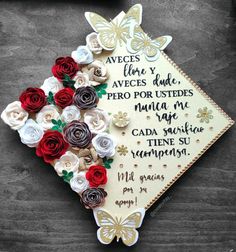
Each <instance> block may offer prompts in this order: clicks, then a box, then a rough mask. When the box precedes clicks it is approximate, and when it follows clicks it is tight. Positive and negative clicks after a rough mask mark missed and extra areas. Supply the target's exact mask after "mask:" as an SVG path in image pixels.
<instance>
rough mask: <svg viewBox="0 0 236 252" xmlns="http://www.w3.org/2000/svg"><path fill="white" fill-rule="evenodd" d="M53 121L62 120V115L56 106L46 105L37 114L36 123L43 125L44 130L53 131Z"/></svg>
mask: <svg viewBox="0 0 236 252" xmlns="http://www.w3.org/2000/svg"><path fill="white" fill-rule="evenodd" d="M52 119H54V120H59V119H60V114H59V113H58V110H57V107H56V106H54V105H46V106H44V107H43V108H42V109H41V110H40V111H39V112H38V113H37V114H36V122H37V123H38V124H39V125H41V126H42V127H43V128H44V130H48V129H51V128H52V127H53V126H54V125H53V123H52Z"/></svg>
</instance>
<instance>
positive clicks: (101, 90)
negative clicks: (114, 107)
mask: <svg viewBox="0 0 236 252" xmlns="http://www.w3.org/2000/svg"><path fill="white" fill-rule="evenodd" d="M94 88H95V90H96V93H97V95H98V97H99V98H102V95H105V94H106V93H107V92H106V88H107V84H106V83H103V84H100V85H98V86H95V87H94Z"/></svg>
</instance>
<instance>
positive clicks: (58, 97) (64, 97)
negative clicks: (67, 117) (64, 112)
mask: <svg viewBox="0 0 236 252" xmlns="http://www.w3.org/2000/svg"><path fill="white" fill-rule="evenodd" d="M73 95H74V90H73V89H71V88H63V89H61V90H60V91H58V92H57V93H56V94H55V95H54V100H55V103H56V105H57V106H59V107H61V108H62V109H63V108H65V107H67V106H69V105H71V104H72V102H73Z"/></svg>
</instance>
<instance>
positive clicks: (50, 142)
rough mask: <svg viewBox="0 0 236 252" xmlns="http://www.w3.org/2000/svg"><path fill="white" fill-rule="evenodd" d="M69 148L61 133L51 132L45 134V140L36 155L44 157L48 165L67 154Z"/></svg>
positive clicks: (40, 143)
mask: <svg viewBox="0 0 236 252" xmlns="http://www.w3.org/2000/svg"><path fill="white" fill-rule="evenodd" d="M68 147H69V144H68V143H66V142H65V140H64V139H63V136H62V134H61V133H60V132H58V131H56V130H55V131H52V130H49V131H46V132H45V133H44V135H43V138H42V139H41V140H40V142H39V144H38V146H37V149H36V155H37V156H39V157H43V159H44V161H45V162H46V163H51V162H52V161H53V160H55V159H58V158H60V157H61V156H62V155H63V154H65V152H66V150H67V149H68Z"/></svg>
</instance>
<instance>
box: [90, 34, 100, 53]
mask: <svg viewBox="0 0 236 252" xmlns="http://www.w3.org/2000/svg"><path fill="white" fill-rule="evenodd" d="M86 43H87V47H88V48H89V49H90V51H91V52H93V53H94V54H100V53H101V52H102V47H101V45H100V44H99V42H98V34H97V33H96V32H92V33H90V34H88V35H87V37H86Z"/></svg>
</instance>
